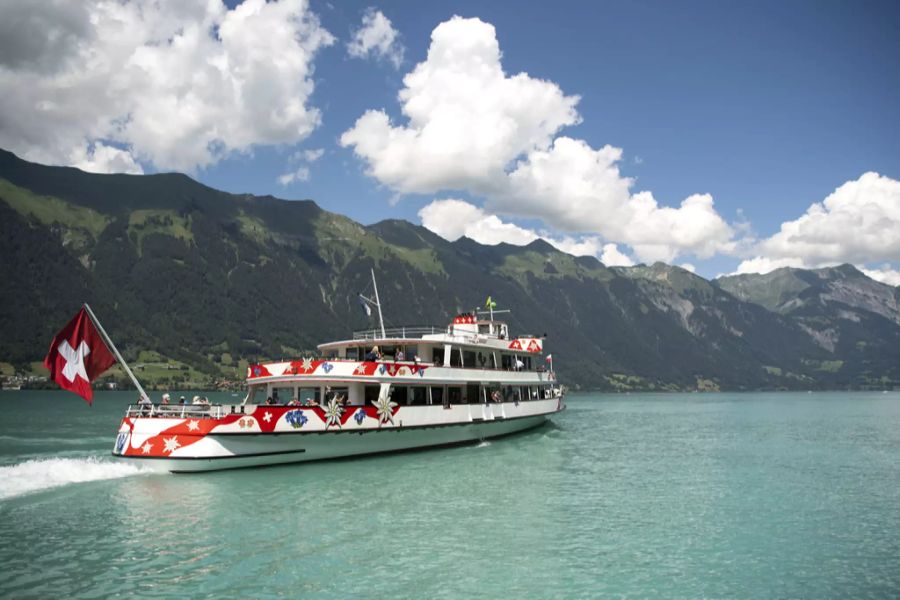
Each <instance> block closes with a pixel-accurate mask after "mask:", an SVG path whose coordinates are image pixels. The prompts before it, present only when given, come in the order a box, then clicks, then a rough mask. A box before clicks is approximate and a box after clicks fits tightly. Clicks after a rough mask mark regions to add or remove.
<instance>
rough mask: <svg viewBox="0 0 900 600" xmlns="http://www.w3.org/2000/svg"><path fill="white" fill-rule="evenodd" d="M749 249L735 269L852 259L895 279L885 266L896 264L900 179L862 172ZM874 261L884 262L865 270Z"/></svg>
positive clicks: (877, 276)
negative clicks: (856, 177) (752, 256)
mask: <svg viewBox="0 0 900 600" xmlns="http://www.w3.org/2000/svg"><path fill="white" fill-rule="evenodd" d="M753 251H754V252H753V253H754V254H756V256H755V257H754V258H751V259H748V260H745V261H743V262H741V264H740V265H738V268H737V273H767V272H769V271H772V270H774V269H777V268H779V267H801V268H815V267H826V266H832V265H837V264H841V263H852V264H855V265H857V266H859V267H860V268H861V270H862V271H863V272H864V273H866V274H867V275H869V276H870V277H872V278H873V279H877V280H879V281H884V282H886V283H890V282H891V281H895V279H894V277H895V273H896V272H897V271H895V270H894V269H893V268H892V267H891V265H890V264H891V263H897V262H900V181H897V180H894V179H891V178H890V177H885V176H883V175H879V174H878V173H871V172H870V173H864V174H863V175H862V176H860V177H859V179H855V180H852V181H848V182H846V183H844V184H842V185H841V186H840V187H838V188H837V189H836V190H835V191H834V192H832V193H831V194H829V195H828V197H827V198H825V199H824V200H823V201H822V202H816V203H814V204H812V205H811V206H810V207H809V208H808V209H807V210H806V212H805V213H804V214H803V215H801V216H800V217H799V218H798V219H795V220H793V221H787V222H785V223H782V224H781V227H780V229H779V231H778V232H776V233H775V234H774V235H772V236H771V237H768V238H766V239H763V240H761V241H759V242H758V243H757V244H756V245H755V247H754V248H753ZM875 262H879V263H881V262H886V263H888V264H886V265H884V266H882V267H880V268H865V265H867V264H871V263H875ZM892 285H895V284H892Z"/></svg>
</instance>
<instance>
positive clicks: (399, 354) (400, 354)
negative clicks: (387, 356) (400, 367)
mask: <svg viewBox="0 0 900 600" xmlns="http://www.w3.org/2000/svg"><path fill="white" fill-rule="evenodd" d="M398 360H406V356H405V355H404V354H403V350H397V354H395V355H394V362H396V361H398Z"/></svg>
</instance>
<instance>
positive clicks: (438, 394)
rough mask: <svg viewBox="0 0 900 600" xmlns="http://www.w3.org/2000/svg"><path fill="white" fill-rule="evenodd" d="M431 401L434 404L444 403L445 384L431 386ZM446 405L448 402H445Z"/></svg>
mask: <svg viewBox="0 0 900 600" xmlns="http://www.w3.org/2000/svg"><path fill="white" fill-rule="evenodd" d="M431 403H432V404H444V388H443V386H439V385H435V386H432V388H431ZM444 406H446V404H444Z"/></svg>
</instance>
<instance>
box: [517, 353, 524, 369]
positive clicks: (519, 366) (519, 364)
mask: <svg viewBox="0 0 900 600" xmlns="http://www.w3.org/2000/svg"><path fill="white" fill-rule="evenodd" d="M524 368H525V363H523V362H522V361H521V359H519V357H518V356H517V357H516V371H521V370H522V369H524Z"/></svg>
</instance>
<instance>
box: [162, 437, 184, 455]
mask: <svg viewBox="0 0 900 600" xmlns="http://www.w3.org/2000/svg"><path fill="white" fill-rule="evenodd" d="M163 444H164V445H165V448H163V451H164V452H168V453H169V454H172V453H173V452H175V450H177V449H178V448H180V447H181V444H179V443H178V438H177V437H176V436H174V435H173V436H172V437H170V438H163Z"/></svg>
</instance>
